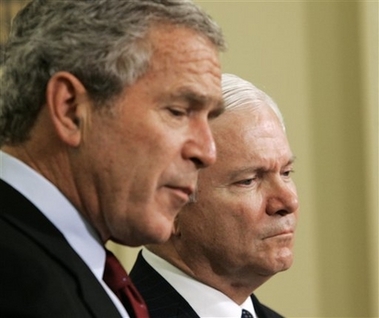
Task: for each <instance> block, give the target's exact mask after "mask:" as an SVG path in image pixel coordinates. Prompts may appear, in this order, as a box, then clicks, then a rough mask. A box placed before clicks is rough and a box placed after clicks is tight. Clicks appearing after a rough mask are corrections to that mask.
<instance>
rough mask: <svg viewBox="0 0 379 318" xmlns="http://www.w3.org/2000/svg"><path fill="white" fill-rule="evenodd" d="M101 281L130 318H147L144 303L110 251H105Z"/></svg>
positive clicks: (147, 314)
mask: <svg viewBox="0 0 379 318" xmlns="http://www.w3.org/2000/svg"><path fill="white" fill-rule="evenodd" d="M106 256H107V257H106V259H105V268H104V275H103V280H104V282H105V283H106V284H107V285H108V286H109V288H110V289H111V290H112V291H113V292H114V293H115V294H116V296H117V297H118V298H119V299H120V301H121V302H122V304H123V305H124V307H125V309H126V310H127V312H128V314H129V316H130V317H132V318H133V317H136V318H149V313H148V311H147V307H146V304H145V301H144V300H143V299H142V297H141V295H140V294H139V292H138V291H137V289H136V288H135V286H134V285H133V283H132V281H131V279H130V278H129V276H128V274H127V273H126V271H125V269H124V268H123V267H122V265H121V263H120V262H119V261H118V259H117V258H116V256H114V255H113V253H112V252H111V251H108V250H106Z"/></svg>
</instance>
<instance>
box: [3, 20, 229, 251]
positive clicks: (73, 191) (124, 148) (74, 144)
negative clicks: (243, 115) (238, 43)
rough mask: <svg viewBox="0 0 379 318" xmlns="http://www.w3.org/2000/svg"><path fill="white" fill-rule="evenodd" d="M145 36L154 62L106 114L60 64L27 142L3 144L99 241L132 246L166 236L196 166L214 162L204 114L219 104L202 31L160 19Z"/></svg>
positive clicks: (211, 54) (213, 53)
mask: <svg viewBox="0 0 379 318" xmlns="http://www.w3.org/2000/svg"><path fill="white" fill-rule="evenodd" d="M147 40H148V41H150V43H151V45H152V48H153V55H152V59H151V64H150V67H149V69H148V71H147V72H146V73H145V75H143V76H142V77H140V78H139V79H138V80H137V81H136V83H134V84H133V85H131V86H129V87H127V88H125V90H124V91H123V93H122V94H121V95H120V96H119V97H118V98H117V100H116V101H115V102H114V105H113V106H114V109H113V111H112V114H109V113H104V112H99V111H94V110H93V107H92V106H93V105H92V102H91V100H90V99H89V96H88V93H87V91H86V89H85V87H83V85H82V84H81V83H80V81H79V80H78V79H76V78H75V77H74V76H73V75H72V74H69V73H67V72H59V73H57V74H55V75H54V76H53V77H52V78H51V79H50V81H49V83H48V87H47V91H46V99H47V103H46V107H44V108H43V109H42V111H41V113H40V115H39V118H38V121H37V124H36V125H35V127H34V129H33V131H32V134H31V139H30V141H28V142H27V143H25V144H23V145H21V146H17V147H9V146H8V147H5V148H4V149H3V150H4V151H6V152H8V153H10V154H12V155H14V156H16V157H18V158H20V159H21V160H23V161H24V162H26V163H27V164H28V165H30V166H31V167H32V168H34V169H35V170H37V171H38V172H39V173H41V174H42V175H44V176H45V177H46V178H47V179H49V180H50V181H51V182H52V183H53V184H55V185H56V186H57V187H58V189H60V191H61V192H62V193H63V194H64V195H65V196H66V197H67V198H68V199H69V200H70V201H71V202H72V203H73V205H74V206H75V207H76V208H77V209H78V211H79V212H80V213H82V214H83V215H84V216H85V217H86V218H87V220H89V222H90V223H91V224H92V225H93V226H94V227H95V229H96V230H97V231H98V233H99V235H100V237H101V238H102V240H103V241H104V242H105V241H107V240H108V239H110V238H111V239H113V240H115V241H117V242H120V243H123V244H126V245H131V246H137V245H141V244H146V243H152V242H155V243H158V242H162V241H165V240H167V239H168V237H169V235H170V233H171V231H172V225H173V221H174V219H175V217H176V215H177V213H178V211H179V210H180V209H181V208H182V207H183V205H184V204H185V203H187V201H188V197H189V195H190V194H191V193H192V192H193V191H194V189H195V185H196V182H197V176H198V171H199V169H200V168H204V167H207V166H208V165H211V164H213V163H214V162H215V160H216V150H215V143H214V139H213V137H212V133H211V130H210V126H209V121H210V119H213V118H215V117H217V116H218V115H219V114H220V113H221V112H222V111H223V104H222V97H221V70H220V65H219V58H218V52H217V50H216V48H215V47H214V46H213V44H211V43H210V42H209V40H208V39H206V38H204V37H203V36H201V35H199V34H198V33H195V32H194V31H192V30H189V29H186V28H182V27H174V26H170V25H160V26H157V27H156V28H154V29H152V30H151V31H150V32H149V33H148V36H147Z"/></svg>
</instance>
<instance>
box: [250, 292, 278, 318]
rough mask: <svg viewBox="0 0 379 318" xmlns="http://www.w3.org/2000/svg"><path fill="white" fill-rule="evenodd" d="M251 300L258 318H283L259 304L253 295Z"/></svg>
mask: <svg viewBox="0 0 379 318" xmlns="http://www.w3.org/2000/svg"><path fill="white" fill-rule="evenodd" d="M251 299H252V301H253V304H254V309H255V311H256V313H257V315H258V317H259V318H284V316H282V315H280V314H279V313H277V312H276V311H274V310H272V309H271V308H269V307H267V306H265V305H263V304H261V303H260V301H259V300H258V298H257V297H256V296H255V295H251Z"/></svg>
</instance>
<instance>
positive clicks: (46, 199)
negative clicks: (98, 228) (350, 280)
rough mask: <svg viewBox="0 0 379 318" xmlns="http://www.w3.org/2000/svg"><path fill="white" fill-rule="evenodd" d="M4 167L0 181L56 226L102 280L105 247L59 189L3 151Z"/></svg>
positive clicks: (0, 174) (2, 165)
mask: <svg viewBox="0 0 379 318" xmlns="http://www.w3.org/2000/svg"><path fill="white" fill-rule="evenodd" d="M0 163H1V165H0V178H1V179H2V180H4V181H5V182H7V183H8V184H9V185H11V186H12V187H13V188H15V189H16V190H17V191H18V192H20V193H21V194H22V195H24V196H25V197H26V198H27V199H28V200H29V201H30V202H32V203H33V204H34V205H35V206H36V207H37V208H38V209H39V210H40V211H41V212H42V213H43V214H44V215H45V216H46V218H47V219H49V220H50V222H51V223H53V224H54V226H55V227H56V228H57V229H58V230H59V231H60V232H61V233H62V234H63V235H64V237H65V238H66V240H67V241H68V243H69V244H70V245H71V247H72V248H73V249H74V250H75V251H76V253H78V254H79V256H80V257H81V258H82V259H83V261H84V262H85V263H86V264H87V266H88V267H89V268H90V269H91V271H92V272H93V273H94V275H95V276H96V277H97V278H98V279H100V280H101V279H102V276H103V272H104V266H105V265H104V264H105V250H104V247H103V244H102V242H101V240H100V238H99V236H98V235H97V233H96V232H95V231H94V229H93V228H92V227H91V226H90V225H89V224H88V222H87V221H86V220H85V219H84V218H83V217H82V215H81V214H80V213H79V212H78V211H77V210H76V209H75V208H74V206H73V205H72V204H71V203H70V201H68V199H67V198H66V197H65V196H64V195H63V194H62V193H61V192H60V191H59V190H58V189H57V188H56V186H55V185H53V184H52V183H51V182H50V181H49V180H47V179H46V178H44V177H43V176H42V175H41V174H39V173H38V172H36V171H35V170H33V169H32V168H30V167H29V166H28V165H26V164H25V163H23V162H22V161H20V160H18V159H16V158H14V157H12V156H10V155H8V154H6V153H4V152H2V151H0ZM57 207H59V209H57Z"/></svg>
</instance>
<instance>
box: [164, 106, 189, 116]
mask: <svg viewBox="0 0 379 318" xmlns="http://www.w3.org/2000/svg"><path fill="white" fill-rule="evenodd" d="M168 111H169V112H170V113H171V115H172V116H174V117H183V116H186V115H187V111H186V110H185V109H182V108H175V107H169V108H168Z"/></svg>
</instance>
